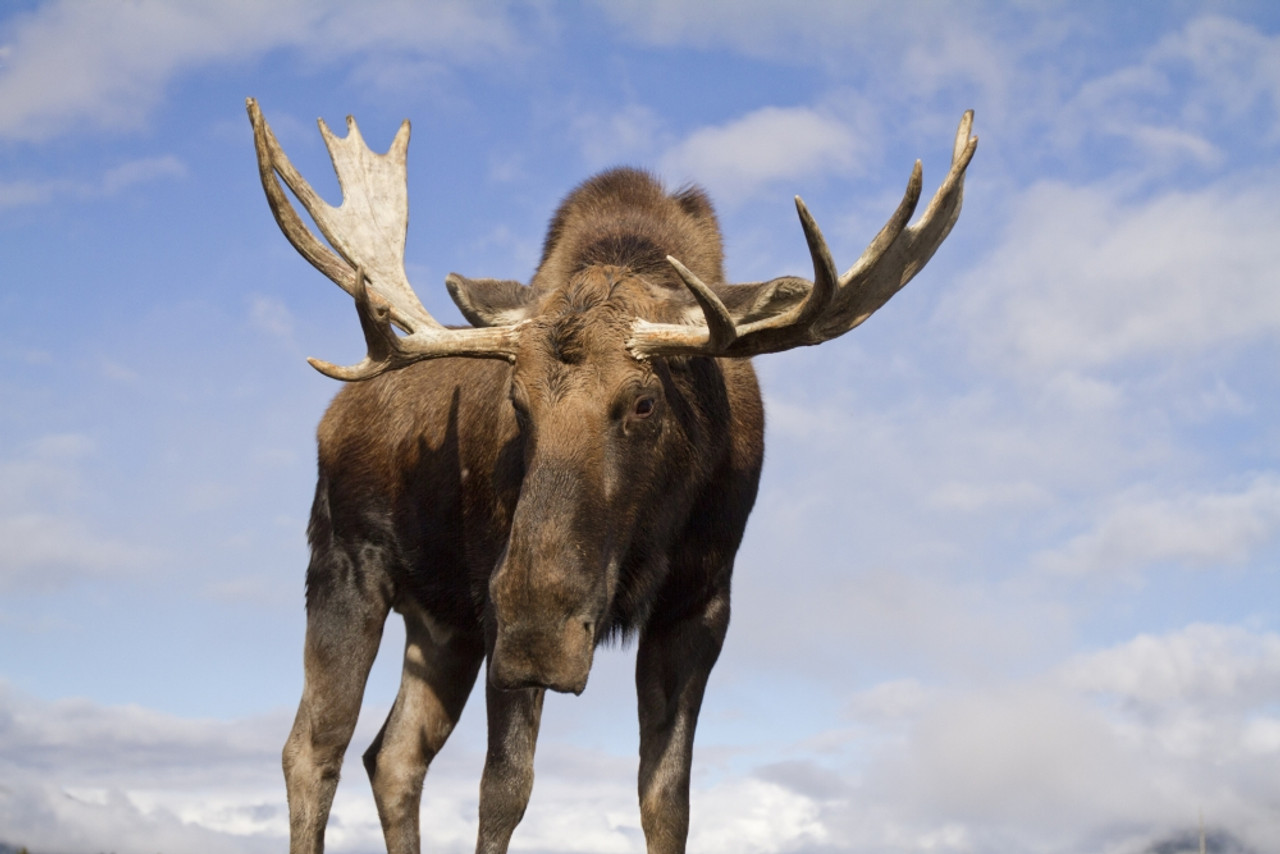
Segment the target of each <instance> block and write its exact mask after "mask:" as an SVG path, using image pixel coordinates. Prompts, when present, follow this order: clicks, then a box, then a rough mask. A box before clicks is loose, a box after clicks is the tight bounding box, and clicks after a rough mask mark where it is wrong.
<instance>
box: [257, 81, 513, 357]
mask: <svg viewBox="0 0 1280 854" xmlns="http://www.w3.org/2000/svg"><path fill="white" fill-rule="evenodd" d="M247 106H248V110H249V120H250V121H251V122H252V124H253V136H254V147H255V149H256V150H257V154H258V171H259V173H260V175H261V178H262V187H263V189H264V190H265V191H266V194H267V201H268V203H269V204H270V205H271V211H272V213H273V214H274V215H275V218H276V222H277V223H278V224H279V225H280V229H281V230H282V231H283V232H284V234H285V237H287V238H288V240H289V242H290V243H292V244H293V246H294V248H296V249H297V250H298V252H299V253H301V254H302V256H303V257H304V258H306V259H307V260H308V261H310V262H311V263H312V265H313V266H315V268H316V269H318V270H319V271H320V272H322V273H324V274H325V275H326V276H327V277H329V278H330V279H331V280H333V281H334V282H335V283H336V284H337V285H338V286H339V287H341V288H342V289H343V290H345V291H346V292H347V293H349V294H351V296H352V297H354V298H355V301H356V312H357V314H358V315H359V318H360V326H361V328H362V329H363V331H364V335H365V342H366V344H367V345H368V348H369V352H368V355H367V356H366V357H365V359H364V360H363V361H362V362H360V363H359V364H358V365H353V366H351V367H348V368H343V367H339V366H337V365H334V364H332V363H330V362H325V361H322V360H320V359H311V360H309V361H310V362H311V364H312V365H313V366H314V367H315V368H316V369H317V370H319V371H320V372H321V373H323V374H326V375H327V376H331V377H334V378H335V379H341V380H363V379H369V378H371V377H375V376H377V375H378V374H381V373H385V372H386V371H389V370H393V369H395V368H401V367H404V366H405V365H408V364H411V363H413V362H417V361H421V360H423V359H435V358H440V357H444V356H470V357H475V358H500V359H508V360H510V359H512V358H514V354H515V347H516V341H517V338H518V327H517V326H494V327H488V328H485V329H448V328H446V327H444V326H442V325H441V324H439V323H438V322H437V321H436V320H435V318H433V317H432V316H431V314H430V313H429V312H428V311H427V310H426V309H425V308H424V307H423V306H422V303H421V302H420V301H419V300H418V297H417V294H415V293H414V292H413V288H412V287H411V286H410V285H409V281H408V279H407V278H406V276H405V273H404V241H405V233H406V231H407V230H408V224H409V198H408V183H407V180H406V157H407V154H408V147H409V122H408V121H405V122H404V123H402V124H401V125H400V129H399V131H398V132H397V133H396V136H395V139H394V141H393V142H392V143H391V147H390V149H389V150H388V151H387V153H386V154H375V153H374V152H372V151H370V150H369V147H368V146H367V145H366V144H365V142H364V138H363V137H362V136H361V135H360V129H359V127H357V125H356V122H355V119H353V118H351V117H350V116H348V117H347V135H346V136H345V137H337V136H335V135H334V134H333V132H332V131H330V130H329V126H328V125H326V124H325V122H324V120H321V121H320V123H319V124H320V133H321V136H322V137H323V138H324V142H325V147H326V148H327V149H328V151H329V158H330V160H332V161H333V168H334V171H335V172H336V173H337V176H338V184H339V185H340V186H341V188H342V204H341V205H339V206H338V207H336V208H335V207H333V206H332V205H330V204H328V203H327V202H325V201H324V199H322V198H320V196H319V194H317V193H316V192H315V190H314V189H312V187H311V185H310V184H309V183H308V182H307V180H306V179H305V178H303V177H302V175H301V173H299V172H298V170H297V169H296V168H294V166H293V164H292V163H291V162H290V161H289V158H288V156H287V155H285V153H284V150H283V149H281V147H280V144H279V142H277V141H276V138H275V134H274V133H272V131H271V127H270V126H269V125H268V124H267V122H266V120H265V119H264V118H263V116H262V111H261V110H260V109H259V108H258V103H257V101H255V100H254V99H253V98H249V99H247ZM277 175H279V177H280V178H283V179H284V182H285V184H286V185H287V186H288V187H289V189H290V190H292V191H293V193H294V195H295V196H297V198H298V201H300V202H301V203H302V206H303V207H304V208H305V209H306V211H307V213H309V214H310V215H311V218H312V220H314V222H315V224H316V226H317V227H318V228H319V229H320V232H321V234H323V235H324V236H325V239H327V240H328V241H329V244H330V245H331V246H332V247H333V248H334V249H336V250H337V253H336V254H335V253H334V252H333V251H332V250H331V249H329V248H328V247H326V246H325V245H324V244H323V243H321V242H320V240H319V239H318V238H317V237H316V236H315V235H314V234H312V233H311V231H310V229H308V228H307V226H306V224H305V223H303V221H302V218H301V217H300V216H299V215H298V212H297V211H296V210H294V208H293V205H292V204H291V203H290V201H289V197H288V196H287V195H285V192H284V189H283V188H282V187H281V186H280V183H279V181H278V180H277V179H276V176H277ZM392 323H394V324H395V325H396V326H399V327H400V328H401V329H403V330H405V332H407V333H408V334H407V335H405V336H404V337H400V336H398V335H396V333H395V330H394V329H392V327H391V325H392Z"/></svg>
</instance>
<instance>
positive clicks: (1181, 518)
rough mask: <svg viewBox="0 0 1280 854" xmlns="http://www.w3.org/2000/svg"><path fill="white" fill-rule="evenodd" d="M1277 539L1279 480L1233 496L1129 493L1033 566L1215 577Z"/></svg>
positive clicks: (1279, 528) (1279, 532)
mask: <svg viewBox="0 0 1280 854" xmlns="http://www.w3.org/2000/svg"><path fill="white" fill-rule="evenodd" d="M1277 535H1280V478H1277V477H1276V476H1275V475H1268V476H1263V477H1259V478H1257V479H1256V480H1254V482H1253V483H1252V484H1250V485H1249V486H1248V487H1246V488H1245V489H1243V490H1239V491H1234V492H1208V493H1186V494H1182V495H1169V494H1167V491H1165V492H1161V493H1157V494H1153V493H1152V492H1151V491H1150V490H1142V489H1134V490H1131V491H1130V492H1127V493H1126V494H1123V495H1121V496H1119V497H1117V498H1116V499H1114V500H1113V502H1112V507H1111V508H1110V510H1109V511H1108V512H1107V513H1106V514H1105V516H1104V517H1103V518H1102V519H1100V520H1099V521H1098V522H1097V523H1096V525H1095V527H1094V528H1093V529H1092V530H1090V531H1088V532H1087V533H1084V534H1080V535H1079V536H1077V537H1074V538H1073V539H1071V540H1070V541H1069V542H1067V543H1066V544H1065V546H1063V547H1062V548H1061V549H1058V550H1054V551H1049V552H1045V553H1042V554H1040V555H1039V556H1038V557H1037V559H1036V562H1037V564H1038V565H1039V566H1040V567H1042V568H1044V569H1046V570H1049V571H1053V572H1064V573H1073V574H1074V573H1109V574H1116V575H1118V576H1133V575H1134V574H1136V573H1139V572H1141V571H1143V570H1145V569H1147V568H1148V567H1150V566H1152V565H1157V564H1168V563H1173V564H1179V565H1183V566H1191V567H1200V568H1208V569H1221V568H1223V567H1227V566H1233V565H1237V564H1240V563H1242V562H1243V561H1245V560H1247V559H1248V558H1249V557H1250V555H1252V554H1253V552H1254V550H1255V549H1257V548H1258V547H1260V546H1262V545H1263V544H1265V543H1267V542H1269V541H1271V540H1273V539H1275V538H1276V537H1277Z"/></svg>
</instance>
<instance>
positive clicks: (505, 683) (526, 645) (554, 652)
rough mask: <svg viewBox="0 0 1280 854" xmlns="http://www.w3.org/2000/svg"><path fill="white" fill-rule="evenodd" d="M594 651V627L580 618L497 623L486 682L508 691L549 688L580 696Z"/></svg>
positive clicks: (585, 684)
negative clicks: (487, 680)
mask: <svg viewBox="0 0 1280 854" xmlns="http://www.w3.org/2000/svg"><path fill="white" fill-rule="evenodd" d="M594 650H595V626H594V624H593V623H592V622H591V621H589V620H584V619H582V618H580V617H572V616H571V617H568V618H566V619H563V620H550V621H549V620H545V619H539V620H526V621H521V622H517V623H514V624H505V625H504V624H503V622H502V621H501V620H499V623H498V632H497V638H496V640H495V642H494V646H493V653H492V655H491V656H490V659H489V682H490V683H491V684H492V685H493V687H495V688H497V689H499V690H503V691H511V690H515V689H517V688H549V689H551V690H552V691H559V692H561V693H564V694H581V693H582V692H583V690H584V689H585V688H586V687H587V676H588V675H589V674H590V672H591V661H592V658H593V653H594Z"/></svg>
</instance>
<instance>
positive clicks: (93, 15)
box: [0, 0, 519, 141]
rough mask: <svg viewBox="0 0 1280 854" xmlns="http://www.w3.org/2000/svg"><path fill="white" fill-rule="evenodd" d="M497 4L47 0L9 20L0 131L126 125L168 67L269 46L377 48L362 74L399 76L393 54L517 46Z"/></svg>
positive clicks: (24, 136)
mask: <svg viewBox="0 0 1280 854" xmlns="http://www.w3.org/2000/svg"><path fill="white" fill-rule="evenodd" d="M498 11H499V14H494V13H493V10H482V9H478V8H476V7H474V6H473V5H472V4H469V3H463V2H457V0H440V1H439V2H434V3H430V4H422V5H406V4H403V3H398V2H395V0H385V2H375V3H367V4H363V5H362V6H361V7H360V8H359V9H356V8H355V7H350V6H347V5H345V4H341V3H335V2H320V3H310V2H301V0H283V2H278V3H270V4H262V3H255V2H248V0H234V2H225V0H193V2H156V3H146V4H124V5H121V4H118V3H112V2H106V0H88V2H79V0H55V2H51V3H47V4H43V5H40V6H38V7H37V8H36V9H34V10H33V11H30V12H27V13H25V14H21V15H17V16H15V17H13V18H12V19H10V21H9V33H10V35H9V41H8V42H7V43H6V44H5V45H4V46H3V47H4V62H3V63H0V139H8V140H25V141H39V140H43V139H48V138H50V137H53V136H56V135H58V134H61V133H64V132H67V131H69V130H71V129H73V128H79V127H91V128H102V129H106V130H117V131H118V130H123V129H128V128H133V127H137V126H138V125H139V124H140V123H141V122H142V121H143V120H144V119H145V118H146V116H147V115H148V114H149V113H150V111H151V110H152V109H153V108H154V107H155V106H156V105H157V104H158V103H159V102H160V101H161V100H162V99H163V97H164V93H165V90H166V88H167V86H168V84H169V82H170V81H171V80H172V79H173V78H174V77H175V76H176V75H179V74H182V73H185V72H189V71H191V70H194V69H196V68H200V67H202V66H208V65H211V64H219V63H227V62H231V61H235V60H246V59H251V58H254V57H258V56H261V55H262V54H263V53H265V52H266V51H268V50H271V49H273V48H280V47H284V48H296V49H300V50H303V51H304V52H305V53H306V54H307V55H308V56H310V57H311V58H312V59H315V60H318V61H321V62H324V61H332V60H337V59H343V60H349V59H351V57H352V56H353V55H363V54H365V53H366V52H370V54H371V56H370V59H371V62H372V53H371V52H372V51H373V50H374V49H375V48H378V49H379V50H381V55H380V56H379V57H378V62H377V63H376V64H373V65H370V66H369V68H368V69H367V73H366V76H367V77H370V78H371V79H372V78H376V79H378V80H387V79H388V78H390V79H391V80H393V81H396V82H400V83H403V82H404V79H405V71H404V68H403V65H404V63H405V62H408V61H411V60H413V58H414V57H420V58H426V57H430V56H433V55H439V56H446V57H449V58H450V59H451V60H452V61H454V62H461V63H466V62H468V61H477V60H479V59H481V58H483V57H485V56H489V55H491V52H492V51H494V50H497V49H499V48H503V49H505V50H508V51H509V53H510V52H515V53H518V51H519V47H518V40H517V39H516V37H515V32H514V30H513V28H512V26H511V24H510V23H509V22H508V21H507V20H506V19H505V18H503V17H502V15H501V14H500V12H501V10H498ZM392 13H394V14H392ZM397 67H398V68H399V69H400V70H399V71H396V70H395V69H396V68H397ZM375 69H376V73H375ZM415 73H416V72H411V73H410V76H414V74H415Z"/></svg>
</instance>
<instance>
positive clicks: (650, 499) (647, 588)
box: [284, 170, 764, 854]
mask: <svg viewBox="0 0 1280 854" xmlns="http://www.w3.org/2000/svg"><path fill="white" fill-rule="evenodd" d="M668 254H671V255H676V256H678V257H680V258H681V260H683V261H684V263H685V264H687V265H688V266H689V267H690V268H691V269H693V270H694V272H696V273H697V274H698V275H699V276H700V277H701V278H702V279H703V280H704V281H706V282H708V283H712V284H716V285H721V284H722V283H723V279H724V276H723V269H722V250H721V242H720V236H719V229H718V226H717V224H716V220H715V216H714V213H713V212H712V209H711V205H710V203H709V202H708V201H707V199H706V197H705V196H704V195H703V194H702V193H701V191H698V190H692V189H690V190H684V191H681V192H678V193H676V194H674V195H668V194H666V193H665V192H664V191H663V190H662V188H661V186H660V185H658V184H657V182H656V181H654V180H653V179H652V178H650V177H649V176H647V175H646V174H644V173H641V172H637V171H634V170H615V171H612V172H607V173H604V174H602V175H600V176H597V177H596V178H594V179H592V180H591V181H588V182H587V183H585V184H583V185H582V186H581V187H579V188H578V189H576V190H575V191H574V192H573V193H572V194H570V195H569V197H568V198H567V199H566V200H565V202H564V203H563V204H562V205H561V206H560V208H559V210H558V211H557V213H556V215H555V217H554V218H553V220H552V222H551V227H550V229H549V232H548V235H547V239H546V243H545V246H544V251H543V258H542V261H541V263H540V265H539V268H538V271H537V273H536V274H535V276H534V277H533V280H532V282H531V285H530V287H531V288H532V290H531V291H530V290H528V289H517V288H513V287H511V286H510V283H503V286H502V288H501V289H499V290H500V291H501V293H502V294H504V296H501V297H494V296H493V294H492V293H489V292H486V293H485V294H484V295H483V299H482V298H481V297H479V296H478V297H477V298H476V303H477V304H480V303H481V302H484V304H485V305H489V302H486V301H492V300H493V299H507V298H508V297H510V300H511V303H512V305H513V306H514V309H513V310H520V311H524V312H525V316H526V317H527V318H528V324H527V326H526V327H525V330H524V332H522V335H521V339H520V352H519V353H518V355H517V357H516V360H515V363H514V365H507V364H506V363H505V362H499V361H494V360H483V359H440V360H437V361H430V362H421V363H418V364H415V365H413V366H411V367H408V368H405V369H403V370H400V371H397V372H393V373H390V374H386V375H383V376H381V377H378V378H377V379H374V380H371V381H369V382H364V383H359V384H353V385H349V386H346V387H345V388H343V389H342V391H341V392H339V394H338V396H337V398H336V399H335V400H334V402H333V404H332V406H331V407H330V408H329V411H328V413H327V414H326V415H325V417H324V420H323V421H322V422H321V425H320V428H319V480H318V483H317V487H316V497H315V503H314V506H313V509H312V517H311V524H310V527H309V529H308V534H309V538H310V542H311V547H312V559H311V565H310V567H309V568H308V571H307V639H306V648H305V667H306V684H305V687H304V690H303V697H302V702H301V704H300V706H299V709H298V715H297V720H296V722H295V724H294V728H293V731H292V733H291V734H290V737H289V741H288V743H287V745H286V747H285V751H284V764H285V776H286V780H287V783H288V790H289V805H290V823H291V839H292V841H291V847H290V850H291V851H292V852H295V854H298V852H304V851H305V852H317V851H319V850H321V849H322V847H323V834H324V825H325V822H326V820H327V816H328V811H329V806H330V804H331V802H332V798H333V792H334V789H335V787H336V784H337V778H338V772H339V768H340V765H341V761H342V755H343V752H344V751H345V749H346V746H347V743H348V741H349V739H350V737H351V733H352V730H353V728H354V726H355V722H356V716H357V714H358V711H359V707H360V702H361V695H362V693H363V688H364V682H365V678H366V677H367V674H368V670H369V667H370V665H371V663H372V661H373V657H374V655H375V654H376V651H377V648H378V643H379V641H380V638H381V633H382V626H383V622H384V621H385V619H386V617H387V615H388V613H389V612H390V611H391V610H395V611H397V612H399V613H400V614H402V615H403V617H404V620H405V625H406V633H407V640H406V651H405V660H404V673H403V679H402V684H401V688H400V693H399V695H398V696H397V698H396V701H395V705H394V706H393V708H392V711H391V714H390V715H389V717H388V719H387V721H386V723H385V724H384V725H383V728H382V731H381V732H380V733H379V735H378V737H377V739H376V740H375V742H374V744H373V745H372V746H371V747H370V749H369V751H368V752H367V753H366V754H365V766H366V768H367V770H368V771H369V774H370V778H371V780H372V782H373V789H374V795H375V798H376V800H377V803H378V809H379V814H380V815H381V817H382V822H383V827H384V830H385V832H386V837H387V846H388V851H393V852H416V851H417V850H418V836H419V834H418V803H419V798H420V795H421V788H422V780H423V775H424V774H425V773H426V769H427V766H428V764H429V763H430V761H431V759H432V757H433V756H434V755H435V753H436V752H437V751H438V750H439V749H440V747H441V746H443V744H444V741H445V739H446V738H447V737H448V734H449V732H450V730H451V729H452V727H453V725H454V723H455V722H456V721H457V719H458V716H459V715H460V714H461V712H462V707H463V705H464V703H465V701H466V698H467V695H468V694H469V693H470V691H471V687H472V684H473V682H474V680H475V678H476V676H477V674H478V673H479V671H480V667H481V665H482V663H484V661H485V660H486V659H487V661H488V670H487V673H488V675H487V678H486V680H485V691H486V700H487V706H488V718H489V750H488V755H487V758H486V761H485V771H484V777H483V780H482V784H481V797H480V831H479V840H478V843H477V850H478V851H486V852H499V851H505V850H506V847H507V844H508V841H509V839H510V836H511V833H512V831H513V830H514V828H515V826H516V824H517V823H518V822H519V820H520V818H521V816H522V815H523V812H524V806H525V804H526V803H527V801H528V797H529V793H530V791H531V788H532V780H533V771H532V763H533V752H534V745H535V743H536V738H537V730H538V723H539V719H540V715H541V707H542V697H543V693H544V691H545V690H546V688H552V689H553V690H561V691H573V692H580V691H581V690H583V688H584V687H585V685H586V679H587V674H588V672H589V669H590V666H591V655H592V651H593V650H594V648H595V647H596V645H598V644H599V643H601V642H603V641H605V640H606V639H608V638H612V637H624V636H629V635H636V636H638V639H639V643H638V651H637V665H636V686H637V695H638V705H639V715H640V729H641V744H640V754H641V761H640V778H639V794H640V801H641V815H642V820H643V826H644V831H645V835H646V839H647V841H648V846H649V850H650V852H670V851H683V850H684V841H685V837H686V835H687V831H688V794H689V765H690V759H691V753H692V744H693V734H694V728H695V725H696V722H697V715H698V710H699V707H700V706H701V702H702V693H703V689H704V688H705V685H706V680H707V676H708V674H709V673H710V670H711V667H712V665H713V664H714V663H715V660H716V657H717V656H718V654H719V651H720V646H721V643H722V642H723V639H724V634H725V631H726V629H727V627H728V620H729V580H730V575H731V573H732V569H733V559H734V554H735V552H736V551H737V548H738V545H739V543H740V541H741V538H742V534H743V530H744V527H745V525H746V520H747V516H748V514H749V513H750V510H751V506H752V503H753V502H754V500H755V494H756V486H757V483H758V479H759V474H760V465H761V460H762V455H763V448H764V446H763V427H764V423H763V411H762V408H761V402H760V394H759V390H758V388H757V385H756V380H755V375H754V373H753V371H752V368H751V365H750V363H749V362H746V361H731V360H715V359H708V358H694V359H681V360H653V361H652V362H645V361H637V360H636V359H634V358H632V356H631V355H629V353H628V352H627V350H626V348H625V342H626V340H627V336H628V335H629V332H630V327H631V323H632V320H633V319H634V318H636V317H643V318H647V319H650V320H655V321H665V322H679V320H680V319H681V318H682V317H684V316H685V313H686V312H687V311H688V310H689V308H690V306H691V301H690V299H689V298H688V296H687V295H686V293H685V291H684V289H683V287H682V286H681V285H680V283H679V281H678V279H677V278H676V277H675V276H674V274H673V273H672V271H671V269H670V267H669V265H668V264H667V263H666V261H665V258H666V256H667V255H668ZM474 287H476V288H479V287H481V285H480V284H476V285H474ZM508 292H509V293H508Z"/></svg>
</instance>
